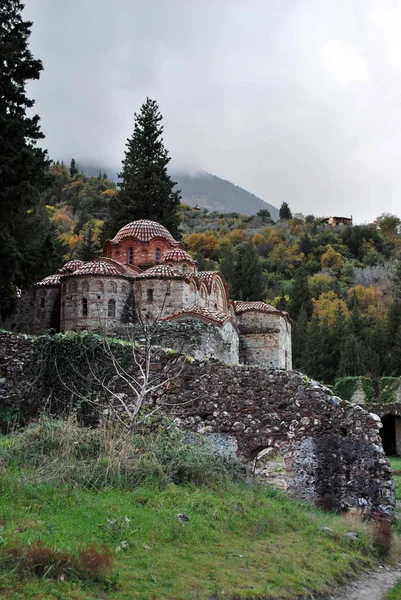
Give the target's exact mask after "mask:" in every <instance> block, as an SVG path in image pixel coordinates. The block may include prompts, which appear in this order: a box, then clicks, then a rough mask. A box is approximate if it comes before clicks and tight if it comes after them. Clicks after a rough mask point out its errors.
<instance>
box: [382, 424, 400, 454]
mask: <svg viewBox="0 0 401 600" xmlns="http://www.w3.org/2000/svg"><path fill="white" fill-rule="evenodd" d="M381 421H382V423H383V427H382V428H381V429H380V436H381V438H382V444H383V448H384V451H385V453H386V455H392V454H397V455H398V456H401V417H399V416H398V415H394V414H387V415H384V416H383V417H381Z"/></svg>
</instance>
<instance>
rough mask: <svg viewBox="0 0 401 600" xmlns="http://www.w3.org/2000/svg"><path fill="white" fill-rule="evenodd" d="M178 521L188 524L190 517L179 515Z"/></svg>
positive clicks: (184, 514)
mask: <svg viewBox="0 0 401 600" xmlns="http://www.w3.org/2000/svg"><path fill="white" fill-rule="evenodd" d="M177 520H178V521H181V522H182V523H188V521H189V517H188V515H187V514H186V513H178V515H177Z"/></svg>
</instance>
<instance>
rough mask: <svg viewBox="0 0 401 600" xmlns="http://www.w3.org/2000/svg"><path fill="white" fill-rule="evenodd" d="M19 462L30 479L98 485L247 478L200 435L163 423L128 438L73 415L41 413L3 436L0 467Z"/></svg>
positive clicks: (236, 464)
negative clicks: (154, 429)
mask: <svg viewBox="0 0 401 600" xmlns="http://www.w3.org/2000/svg"><path fill="white" fill-rule="evenodd" d="M10 465H14V466H16V467H17V468H19V469H21V471H22V472H23V473H24V476H25V477H26V478H28V479H30V480H31V481H36V482H38V481H40V482H47V483H55V484H62V483H70V484H73V485H83V486H86V487H90V488H94V489H97V490H99V489H103V488H105V487H117V488H121V489H132V488H135V487H137V486H139V485H143V484H144V483H147V482H155V483H157V484H158V485H162V486H165V485H167V484H168V483H171V482H173V483H177V484H178V483H189V482H192V483H196V484H198V485H199V484H208V483H212V482H215V481H217V480H238V479H243V478H244V477H245V474H246V471H245V466H244V465H243V463H241V462H240V461H239V460H238V459H237V458H236V457H235V456H222V455H219V454H216V453H215V452H214V449H213V448H212V447H210V446H208V445H207V444H206V443H205V441H204V438H203V437H202V436H201V435H196V434H191V435H190V437H189V436H188V434H185V433H183V432H181V431H179V430H178V429H177V428H176V427H174V426H172V425H170V424H168V425H162V426H161V427H160V429H159V430H158V431H157V432H156V433H153V434H148V435H146V436H139V435H138V436H137V437H133V438H128V439H127V438H126V437H125V430H119V429H118V428H115V427H106V426H105V427H104V428H102V429H88V428H84V427H80V426H78V425H77V424H76V423H74V422H73V421H71V420H67V421H60V420H51V419H48V418H42V419H40V421H39V422H37V423H33V424H31V425H29V426H28V427H27V428H26V429H25V430H22V431H19V432H17V433H14V434H11V435H9V436H4V437H3V438H0V469H1V468H7V467H8V466H10Z"/></svg>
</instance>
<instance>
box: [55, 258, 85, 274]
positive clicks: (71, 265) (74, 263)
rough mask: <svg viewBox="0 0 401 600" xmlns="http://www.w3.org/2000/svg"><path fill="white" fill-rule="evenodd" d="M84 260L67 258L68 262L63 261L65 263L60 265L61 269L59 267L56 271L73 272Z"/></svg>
mask: <svg viewBox="0 0 401 600" xmlns="http://www.w3.org/2000/svg"><path fill="white" fill-rule="evenodd" d="M84 264H85V262H84V261H83V260H78V259H75V260H69V261H68V262H66V263H65V265H64V266H63V267H61V269H59V270H58V271H57V273H63V274H64V273H73V272H74V271H76V270H77V269H79V268H80V267H82V265H84Z"/></svg>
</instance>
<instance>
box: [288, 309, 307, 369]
mask: <svg viewBox="0 0 401 600" xmlns="http://www.w3.org/2000/svg"><path fill="white" fill-rule="evenodd" d="M307 332H308V315H307V313H306V309H305V306H302V307H301V309H300V311H299V313H298V316H297V318H296V320H295V321H294V322H293V324H292V362H293V365H294V368H295V369H300V370H301V371H302V370H303V369H304V367H305V344H306V340H307Z"/></svg>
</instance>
